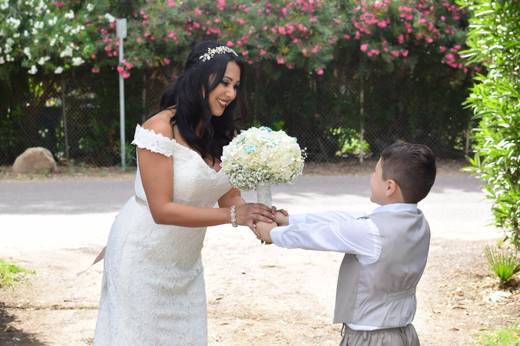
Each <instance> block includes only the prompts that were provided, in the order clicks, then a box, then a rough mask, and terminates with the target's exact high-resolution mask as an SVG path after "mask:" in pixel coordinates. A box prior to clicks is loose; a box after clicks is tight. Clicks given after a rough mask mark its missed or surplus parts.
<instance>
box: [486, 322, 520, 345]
mask: <svg viewBox="0 0 520 346" xmlns="http://www.w3.org/2000/svg"><path fill="white" fill-rule="evenodd" d="M476 345H478V346H519V345H520V326H517V327H506V328H502V329H498V330H496V331H494V332H491V333H488V334H485V335H482V336H481V337H480V338H479V340H478V343H477V344H476Z"/></svg>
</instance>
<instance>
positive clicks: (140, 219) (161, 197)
mask: <svg viewBox="0 0 520 346" xmlns="http://www.w3.org/2000/svg"><path fill="white" fill-rule="evenodd" d="M242 82H243V63H242V61H241V60H240V58H239V57H238V55H237V54H236V53H235V52H234V51H233V50H232V49H229V48H228V47H225V46H219V45H218V44H216V43H213V42H203V43H200V44H199V45H197V46H196V47H194V48H193V50H192V51H191V53H190V55H189V56H188V60H187V62H186V65H185V69H184V73H183V74H182V75H181V76H179V77H178V78H177V80H176V81H175V82H174V83H173V84H172V85H171V86H170V87H169V88H168V89H167V90H166V92H165V93H164V94H163V96H162V98H161V108H162V111H161V112H159V113H158V114H156V115H154V116H153V117H151V118H149V119H148V120H147V121H146V122H145V123H144V124H143V126H142V127H141V126H139V125H137V128H136V131H135V137H134V140H133V142H132V143H133V144H135V145H136V146H137V162H138V168H137V174H136V178H135V195H134V196H133V197H131V198H130V199H129V200H128V201H127V203H126V204H125V205H124V206H123V208H122V209H121V210H120V212H119V214H118V215H117V217H116V219H115V221H114V224H113V225H112V229H111V231H110V235H109V237H108V243H107V247H106V251H105V266H104V275H103V283H102V291H101V299H100V305H99V313H98V318H97V324H96V334H95V338H94V345H100V346H101V345H111V346H112V345H125V346H126V345H206V344H207V313H206V293H205V286H204V276H203V267H202V263H201V249H202V245H203V240H204V235H205V232H206V227H207V226H213V225H219V224H227V223H232V224H233V226H236V225H237V224H240V225H248V226H250V227H251V226H252V225H253V223H254V222H256V221H266V222H270V221H271V220H272V219H273V213H272V210H271V209H269V208H267V207H266V206H264V205H261V204H253V203H245V202H244V201H243V200H242V198H241V196H240V192H239V191H238V190H235V189H232V188H231V186H230V185H229V183H228V179H227V177H226V175H225V174H224V172H223V171H221V170H220V166H219V158H220V156H221V154H222V147H223V146H224V145H226V144H227V143H229V141H230V140H231V139H232V137H233V135H234V134H235V133H236V130H235V128H234V125H233V118H234V115H233V114H234V111H235V108H237V104H238V103H240V102H239V101H240V100H241V98H242V97H243V95H242V90H243V89H242V88H241V87H240V84H241V83H242ZM238 108H240V109H241V110H244V108H243V107H238ZM217 203H218V207H215V205H216V204H217Z"/></svg>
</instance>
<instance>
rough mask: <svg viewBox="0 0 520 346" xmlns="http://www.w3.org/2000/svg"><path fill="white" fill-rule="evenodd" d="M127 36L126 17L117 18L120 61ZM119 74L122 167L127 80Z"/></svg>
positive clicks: (123, 164) (124, 166)
mask: <svg viewBox="0 0 520 346" xmlns="http://www.w3.org/2000/svg"><path fill="white" fill-rule="evenodd" d="M125 37H126V19H125V18H123V19H118V20H117V38H118V39H119V63H120V64H121V63H122V62H123V59H124V56H123V54H124V51H123V39H124V38H125ZM118 74H119V135H120V147H121V168H122V169H125V168H126V153H125V149H126V148H125V145H126V143H125V82H124V81H123V76H121V73H118Z"/></svg>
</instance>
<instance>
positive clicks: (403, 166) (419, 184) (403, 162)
mask: <svg viewBox="0 0 520 346" xmlns="http://www.w3.org/2000/svg"><path fill="white" fill-rule="evenodd" d="M381 168H382V171H383V179H384V180H387V179H392V180H395V182H396V183H397V184H398V185H399V187H400V188H401V193H402V194H403V198H404V201H405V202H406V203H417V202H419V201H420V200H422V199H423V198H424V197H426V196H427V195H428V192H430V189H431V187H432V185H433V182H434V181H435V175H436V173H437V168H436V165H435V155H434V154H433V151H432V150H431V149H430V148H429V147H428V146H426V145H423V144H413V143H406V142H397V143H394V144H392V145H390V146H388V147H386V148H385V149H384V150H383V152H382V153H381Z"/></svg>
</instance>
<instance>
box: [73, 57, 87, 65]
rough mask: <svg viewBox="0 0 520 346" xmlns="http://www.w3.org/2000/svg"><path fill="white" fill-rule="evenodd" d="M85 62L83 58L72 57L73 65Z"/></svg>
mask: <svg viewBox="0 0 520 346" xmlns="http://www.w3.org/2000/svg"><path fill="white" fill-rule="evenodd" d="M84 62H85V60H83V59H82V58H72V65H73V66H79V65H81V64H83V63H84Z"/></svg>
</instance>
